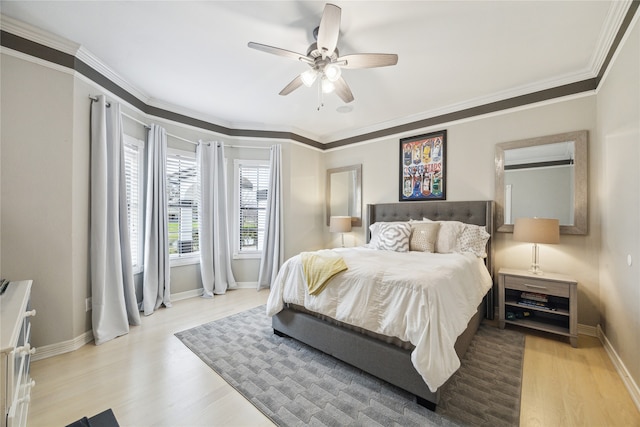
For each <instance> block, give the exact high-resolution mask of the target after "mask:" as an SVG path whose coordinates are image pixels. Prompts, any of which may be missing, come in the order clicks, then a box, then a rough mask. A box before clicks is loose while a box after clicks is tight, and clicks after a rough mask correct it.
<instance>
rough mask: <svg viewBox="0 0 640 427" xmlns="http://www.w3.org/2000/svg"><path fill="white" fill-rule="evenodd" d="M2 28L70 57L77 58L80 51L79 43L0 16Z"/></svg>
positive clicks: (0, 26)
mask: <svg viewBox="0 0 640 427" xmlns="http://www.w3.org/2000/svg"><path fill="white" fill-rule="evenodd" d="M0 28H2V29H3V30H5V31H7V32H9V33H11V34H14V35H16V36H19V37H22V38H23V39H27V40H31V41H32V42H35V43H38V44H41V45H43V46H47V47H50V48H51V49H55V50H58V51H60V52H64V53H66V54H69V55H73V56H76V54H77V53H78V50H79V49H80V45H79V44H78V43H75V42H72V41H71V40H68V39H65V38H64V37H60V36H58V35H56V34H53V33H50V32H48V31H45V30H43V29H40V28H38V27H34V26H33V25H29V24H27V23H25V22H22V21H18V20H17V19H13V18H11V17H9V16H6V15H2V14H0Z"/></svg>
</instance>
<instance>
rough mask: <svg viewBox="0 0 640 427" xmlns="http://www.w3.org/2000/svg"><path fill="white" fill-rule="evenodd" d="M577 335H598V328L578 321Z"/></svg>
mask: <svg viewBox="0 0 640 427" xmlns="http://www.w3.org/2000/svg"><path fill="white" fill-rule="evenodd" d="M578 335H587V336H589V337H598V329H597V328H596V327H595V326H589V325H581V324H580V323H578Z"/></svg>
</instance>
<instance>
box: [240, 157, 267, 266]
mask: <svg viewBox="0 0 640 427" xmlns="http://www.w3.org/2000/svg"><path fill="white" fill-rule="evenodd" d="M243 165H244V166H254V167H256V166H260V167H265V168H266V169H267V170H268V171H269V174H270V170H269V169H270V167H271V164H270V162H269V160H247V159H234V160H233V195H234V200H233V259H259V258H261V257H262V249H260V250H253V251H249V250H244V251H241V248H240V239H239V237H240V169H241V167H242V166H243ZM268 190H269V188H268V186H267V191H268ZM267 199H268V197H267ZM265 213H266V207H265ZM265 227H266V218H265ZM258 229H259V228H258Z"/></svg>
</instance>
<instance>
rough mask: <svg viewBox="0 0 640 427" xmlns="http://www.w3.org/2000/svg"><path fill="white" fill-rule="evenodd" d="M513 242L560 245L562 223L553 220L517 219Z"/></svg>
mask: <svg viewBox="0 0 640 427" xmlns="http://www.w3.org/2000/svg"><path fill="white" fill-rule="evenodd" d="M513 240H517V241H519V242H529V243H551V244H556V243H560V221H558V220H557V219H551V218H516V222H515V224H514V225H513Z"/></svg>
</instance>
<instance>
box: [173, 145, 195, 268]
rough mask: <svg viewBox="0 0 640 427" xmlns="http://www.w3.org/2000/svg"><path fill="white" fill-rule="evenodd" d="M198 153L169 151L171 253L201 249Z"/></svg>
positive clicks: (176, 256)
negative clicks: (199, 236)
mask: <svg viewBox="0 0 640 427" xmlns="http://www.w3.org/2000/svg"><path fill="white" fill-rule="evenodd" d="M197 175H198V174H197V166H196V159H195V154H194V153H190V152H186V151H185V152H179V151H177V150H169V151H168V152H167V213H168V216H169V224H168V225H169V255H170V256H171V257H172V258H179V257H184V256H193V255H194V254H196V253H197V252H198V251H199V250H200V249H199V239H198V200H199V199H200V195H199V192H198V176H197Z"/></svg>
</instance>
